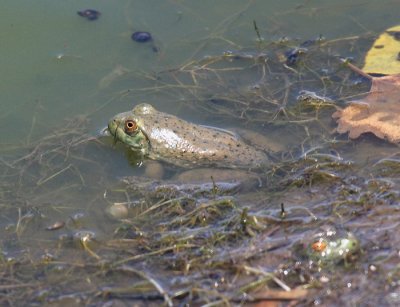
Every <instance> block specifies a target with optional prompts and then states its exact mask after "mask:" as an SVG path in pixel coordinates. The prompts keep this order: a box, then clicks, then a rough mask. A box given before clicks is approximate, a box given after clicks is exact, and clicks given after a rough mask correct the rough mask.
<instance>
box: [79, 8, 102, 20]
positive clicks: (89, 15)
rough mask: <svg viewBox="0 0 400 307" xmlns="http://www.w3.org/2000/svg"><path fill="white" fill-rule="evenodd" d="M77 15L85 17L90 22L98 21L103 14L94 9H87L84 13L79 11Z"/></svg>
mask: <svg viewBox="0 0 400 307" xmlns="http://www.w3.org/2000/svg"><path fill="white" fill-rule="evenodd" d="M77 14H78V15H79V16H81V17H84V18H86V19H88V20H96V19H98V18H99V16H100V15H101V13H100V12H99V11H96V10H92V9H87V10H84V11H78V12H77Z"/></svg>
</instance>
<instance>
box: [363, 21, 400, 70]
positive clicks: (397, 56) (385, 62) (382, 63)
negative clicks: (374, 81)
mask: <svg viewBox="0 0 400 307" xmlns="http://www.w3.org/2000/svg"><path fill="white" fill-rule="evenodd" d="M362 70H363V71H364V72H366V73H377V74H385V75H392V74H399V73H400V25H398V26H395V27H392V28H389V29H387V30H385V32H383V33H382V34H381V35H380V36H379V37H378V39H377V40H376V41H375V42H374V44H373V45H372V47H371V49H370V50H369V51H368V53H367V55H366V57H365V64H364V67H363V68H362Z"/></svg>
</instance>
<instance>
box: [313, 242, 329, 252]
mask: <svg viewBox="0 0 400 307" xmlns="http://www.w3.org/2000/svg"><path fill="white" fill-rule="evenodd" d="M326 246H327V244H326V242H324V241H317V242H315V243H313V244H312V245H311V247H312V249H313V250H314V251H316V252H323V251H324V250H325V249H326Z"/></svg>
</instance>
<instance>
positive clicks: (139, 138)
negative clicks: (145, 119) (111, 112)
mask: <svg viewBox="0 0 400 307" xmlns="http://www.w3.org/2000/svg"><path fill="white" fill-rule="evenodd" d="M134 111H135V109H134V110H133V111H129V112H124V113H120V114H117V115H115V116H114V117H113V118H111V119H110V121H109V122H108V131H110V134H111V135H112V136H113V137H114V140H115V142H118V141H119V142H122V143H124V144H125V145H127V146H129V147H130V148H131V149H132V150H133V151H136V152H140V153H141V154H142V155H143V156H146V155H148V153H149V147H150V144H149V140H148V138H147V136H146V134H145V133H144V131H143V130H142V129H141V126H142V125H141V120H140V118H139V117H138V116H137V114H135V112H134Z"/></svg>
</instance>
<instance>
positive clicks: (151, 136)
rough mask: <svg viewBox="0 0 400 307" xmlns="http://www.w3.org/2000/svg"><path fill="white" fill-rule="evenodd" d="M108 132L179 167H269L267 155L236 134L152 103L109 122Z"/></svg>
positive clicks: (130, 145) (156, 157)
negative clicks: (155, 106) (207, 125)
mask: <svg viewBox="0 0 400 307" xmlns="http://www.w3.org/2000/svg"><path fill="white" fill-rule="evenodd" d="M108 130H109V131H110V133H111V135H112V136H113V137H114V139H115V140H116V141H120V142H122V143H124V144H125V145H127V146H129V147H130V148H131V149H132V150H134V151H136V152H139V153H141V154H142V156H143V157H147V158H149V159H152V160H157V161H164V162H167V163H170V164H174V165H177V166H180V167H185V168H196V167H219V168H240V169H255V168H259V167H262V166H264V165H268V158H267V156H266V154H265V153H264V152H262V151H259V150H257V149H255V148H253V147H252V146H250V145H248V144H246V143H245V142H243V141H242V140H241V139H240V138H238V137H237V136H236V135H235V134H233V133H231V132H229V131H226V130H223V129H218V128H213V127H206V126H202V125H196V124H193V123H190V122H187V121H185V120H183V119H180V118H178V117H176V116H174V115H171V114H167V113H163V112H160V111H157V110H156V109H155V108H154V107H152V106H151V105H149V104H139V105H137V106H136V107H135V108H134V109H133V110H132V111H129V112H124V113H120V114H117V115H116V116H114V117H113V118H112V119H111V120H110V121H109V123H108Z"/></svg>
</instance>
